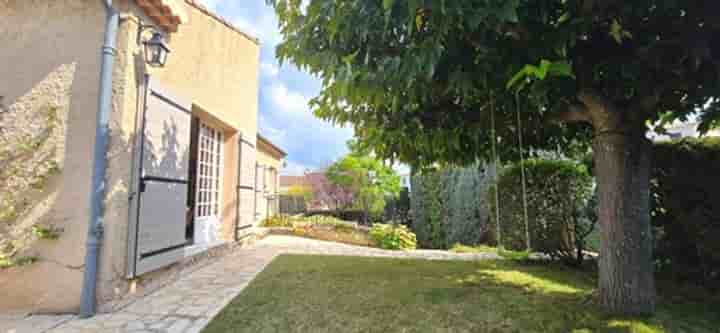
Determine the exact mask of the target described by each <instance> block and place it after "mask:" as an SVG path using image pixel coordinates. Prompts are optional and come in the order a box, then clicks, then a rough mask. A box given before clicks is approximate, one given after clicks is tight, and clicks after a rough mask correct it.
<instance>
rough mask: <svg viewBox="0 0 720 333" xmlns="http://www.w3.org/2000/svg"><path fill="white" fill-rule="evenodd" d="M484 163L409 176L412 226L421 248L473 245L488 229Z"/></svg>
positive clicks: (482, 238)
mask: <svg viewBox="0 0 720 333" xmlns="http://www.w3.org/2000/svg"><path fill="white" fill-rule="evenodd" d="M486 167H487V166H486V165H482V164H477V165H474V166H470V167H465V168H459V167H453V168H447V169H444V170H439V171H434V172H426V173H423V174H421V175H413V177H412V178H411V182H412V192H411V193H410V202H411V206H412V210H411V211H412V214H411V216H412V219H411V220H412V221H411V224H410V225H411V228H412V230H413V231H414V232H415V233H416V234H417V235H418V242H419V243H420V245H421V246H422V247H424V248H448V247H449V246H450V245H452V244H455V243H462V244H466V245H474V244H478V243H480V242H481V241H482V240H484V238H485V236H486V234H487V231H488V228H487V223H486V222H487V220H488V212H487V209H486V208H487V205H486V204H485V201H486V192H487V187H488V186H489V181H490V180H491V179H492V177H491V176H492V175H491V174H489V173H488V172H487V171H486V170H488V169H487V168H486Z"/></svg>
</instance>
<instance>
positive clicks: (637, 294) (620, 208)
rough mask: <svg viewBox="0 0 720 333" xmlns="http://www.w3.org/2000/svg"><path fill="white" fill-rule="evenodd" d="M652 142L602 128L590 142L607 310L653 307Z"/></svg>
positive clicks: (603, 297)
mask: <svg viewBox="0 0 720 333" xmlns="http://www.w3.org/2000/svg"><path fill="white" fill-rule="evenodd" d="M650 148H651V146H650V143H649V141H648V140H647V139H646V138H645V137H644V135H641V134H635V135H631V134H628V133H623V132H613V131H605V132H601V133H598V134H597V135H596V138H595V142H594V155H595V169H596V175H597V182H598V195H599V208H598V215H599V216H598V219H599V223H600V230H601V250H600V258H599V263H598V265H599V271H600V272H599V275H600V281H599V288H600V290H599V291H600V303H601V305H602V306H603V307H604V308H605V309H606V310H607V311H609V312H611V313H619V314H633V315H646V314H652V313H653V312H654V311H655V281H654V276H653V266H652V234H651V232H650V209H649V208H650V207H649V206H650V160H651V156H650V155H651V154H650Z"/></svg>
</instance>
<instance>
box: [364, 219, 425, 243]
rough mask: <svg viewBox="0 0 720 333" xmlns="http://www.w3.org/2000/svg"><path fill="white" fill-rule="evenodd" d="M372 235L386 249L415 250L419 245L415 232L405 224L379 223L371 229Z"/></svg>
mask: <svg viewBox="0 0 720 333" xmlns="http://www.w3.org/2000/svg"><path fill="white" fill-rule="evenodd" d="M370 236H371V237H372V238H373V239H374V240H375V242H377V244H378V246H379V247H380V248H382V249H386V250H414V249H415V248H416V246H417V239H416V238H415V234H414V233H412V232H411V231H410V230H409V229H408V228H407V227H406V226H404V225H392V224H380V223H378V224H375V225H373V226H372V228H371V229H370Z"/></svg>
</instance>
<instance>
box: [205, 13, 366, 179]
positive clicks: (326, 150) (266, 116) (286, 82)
mask: <svg viewBox="0 0 720 333" xmlns="http://www.w3.org/2000/svg"><path fill="white" fill-rule="evenodd" d="M204 2H205V4H206V5H207V6H208V7H209V8H210V9H212V10H213V11H214V12H215V13H217V14H219V15H220V16H222V17H224V18H226V19H227V20H229V21H230V22H233V23H234V24H235V25H236V26H237V27H238V28H240V29H242V30H243V31H245V32H247V33H249V34H251V35H253V36H255V37H258V38H259V39H260V42H261V44H262V49H261V56H260V64H261V65H260V92H259V96H258V97H259V101H260V112H259V120H258V121H259V126H260V133H261V134H262V135H264V136H265V137H267V138H269V139H270V140H271V141H272V142H273V143H275V144H277V145H278V146H280V147H281V148H282V149H284V150H285V151H286V152H288V157H287V168H285V170H283V173H285V174H296V175H299V174H302V172H303V171H304V170H305V169H316V168H319V167H322V166H325V165H327V164H329V162H332V161H333V160H336V159H337V158H338V157H340V156H341V155H343V154H345V153H346V152H347V149H346V147H345V142H346V141H347V140H348V139H350V138H351V137H352V133H353V132H352V129H350V128H341V127H337V126H333V125H332V124H330V123H327V122H324V121H322V120H319V119H317V118H315V116H313V114H312V113H311V112H310V110H309V107H308V105H307V103H308V101H309V99H310V98H312V97H314V96H317V94H318V92H319V91H320V88H321V84H320V81H319V80H318V79H316V78H314V77H312V76H311V75H309V74H307V73H304V72H301V71H299V70H298V69H297V68H296V67H295V66H293V65H290V64H285V65H284V66H282V67H280V66H279V64H278V62H277V60H275V46H276V45H277V44H278V43H279V42H280V41H281V40H282V36H281V35H280V32H279V29H278V27H277V18H276V16H275V13H274V12H273V10H272V9H271V8H270V7H268V6H266V5H265V0H241V1H238V0H204Z"/></svg>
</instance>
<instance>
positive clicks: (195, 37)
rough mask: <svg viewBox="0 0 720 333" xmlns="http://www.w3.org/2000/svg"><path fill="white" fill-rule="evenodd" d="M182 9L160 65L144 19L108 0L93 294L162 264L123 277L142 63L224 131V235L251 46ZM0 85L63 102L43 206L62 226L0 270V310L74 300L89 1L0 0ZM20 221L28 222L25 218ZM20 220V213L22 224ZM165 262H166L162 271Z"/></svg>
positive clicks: (248, 108) (90, 81)
mask: <svg viewBox="0 0 720 333" xmlns="http://www.w3.org/2000/svg"><path fill="white" fill-rule="evenodd" d="M178 2H179V3H181V4H182V5H183V6H184V7H185V11H186V12H187V14H188V18H189V21H188V22H187V23H185V24H183V25H181V26H180V27H179V31H178V32H177V33H174V34H172V35H171V36H170V38H169V40H168V44H169V46H170V48H171V49H172V53H171V55H170V57H169V59H168V63H167V65H166V67H164V68H149V67H147V66H146V65H145V63H144V60H143V56H142V53H141V51H142V50H141V48H140V47H139V46H138V45H137V44H136V33H137V28H138V22H139V21H140V20H143V21H144V22H145V23H150V22H151V20H150V19H149V18H147V17H143V14H142V11H141V10H140V9H139V8H137V7H136V6H135V5H134V3H133V2H132V1H129V0H119V1H115V3H116V6H117V7H118V8H120V9H121V11H122V12H123V19H122V22H121V25H120V29H119V32H118V39H117V41H118V50H117V51H118V52H117V57H116V63H115V70H114V82H113V113H112V116H111V126H110V127H111V140H110V147H109V153H108V170H107V172H108V174H107V179H106V180H107V196H106V205H105V215H104V217H103V222H104V226H105V234H104V244H103V247H102V253H101V258H100V262H101V264H100V272H99V284H98V293H99V294H98V296H99V298H100V302H101V303H107V302H110V301H113V300H117V299H119V298H122V297H124V296H126V295H128V294H129V293H143V292H146V291H147V290H148V288H149V286H151V285H153V282H155V281H157V280H161V279H162V278H163V274H164V272H155V273H150V274H147V275H145V276H143V277H142V279H138V280H136V281H129V280H127V279H126V278H125V277H126V270H127V262H128V258H127V256H128V255H127V253H128V248H127V245H128V226H129V220H130V219H131V215H130V213H129V212H130V207H129V205H130V201H129V200H128V198H129V196H130V193H132V192H133V190H134V188H135V186H136V184H135V183H136V182H135V179H136V178H137V175H134V174H133V171H132V170H133V165H132V163H131V161H133V158H134V155H135V153H136V151H135V150H134V146H135V144H136V140H137V138H138V137H137V135H136V134H137V132H138V131H137V129H136V128H137V127H138V125H139V122H138V119H137V117H138V110H139V109H140V106H141V104H142V100H141V98H140V97H141V96H142V92H143V91H144V87H143V82H144V75H145V74H149V75H150V76H151V77H152V78H153V79H154V80H157V81H158V82H160V84H161V85H162V86H163V88H165V89H167V90H169V91H171V92H172V93H173V94H175V95H178V96H181V97H182V98H184V99H187V100H191V101H192V103H193V113H196V110H197V114H196V115H198V116H199V117H201V119H207V120H209V121H214V122H216V123H217V125H218V126H219V127H220V128H222V129H223V132H224V133H225V139H226V145H225V154H226V155H225V157H224V159H225V162H226V164H225V165H224V169H223V170H224V174H225V177H224V182H223V203H222V211H223V236H224V238H225V239H226V240H232V234H233V226H234V224H233V223H234V220H235V216H234V212H235V208H234V202H235V186H236V177H235V176H234V175H235V174H236V172H237V135H239V133H242V134H243V136H245V137H255V135H256V132H257V109H258V101H257V91H258V77H257V76H258V65H259V46H258V45H257V44H256V43H255V42H254V41H252V40H250V39H248V38H247V37H246V36H245V35H243V34H241V33H238V32H237V31H233V30H232V29H230V28H228V27H227V26H226V25H225V24H223V23H221V22H219V21H218V20H216V19H215V18H213V17H210V16H208V15H207V14H205V13H203V12H202V11H201V10H199V9H197V8H195V7H193V6H191V5H189V4H187V3H185V2H184V1H182V0H178ZM0 22H2V24H0V45H2V47H0V96H5V104H9V105H12V104H15V103H22V104H23V105H27V108H31V107H37V106H38V105H40V104H41V103H46V102H47V101H48V100H51V101H54V103H56V104H58V105H59V107H60V108H64V109H66V110H68V111H67V113H68V116H67V124H66V126H67V137H66V140H65V142H64V145H63V147H64V158H63V160H64V165H63V166H62V171H61V173H60V175H59V176H58V178H59V180H58V181H57V185H56V186H55V188H54V189H53V191H54V193H53V196H52V197H51V202H50V203H48V204H47V205H48V206H49V207H50V208H49V211H48V212H47V214H43V217H48V218H51V220H52V223H53V224H54V225H56V226H58V227H59V228H62V229H63V232H62V234H61V236H60V238H59V239H58V240H55V241H40V242H39V243H38V246H36V247H35V251H36V252H37V255H38V257H39V258H40V261H39V262H38V263H35V264H32V265H28V266H25V267H21V268H17V269H11V270H4V271H0V290H3V292H8V293H9V294H4V295H3V297H0V312H10V311H14V312H74V311H76V310H77V309H78V307H79V295H80V288H81V280H82V271H83V264H84V251H85V233H86V228H87V223H88V210H89V209H88V207H89V205H88V203H89V188H90V176H91V167H92V165H91V164H92V151H93V141H94V133H95V112H96V103H97V95H98V92H97V90H98V88H97V87H98V81H99V68H100V65H99V62H100V56H99V55H100V47H101V44H102V37H103V32H104V24H105V12H104V9H103V8H102V2H101V1H95V0H63V1H46V0H24V1H12V0H10V1H8V0H0ZM31 224H32V223H31ZM31 224H29V225H31ZM165 273H166V272H165Z"/></svg>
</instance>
